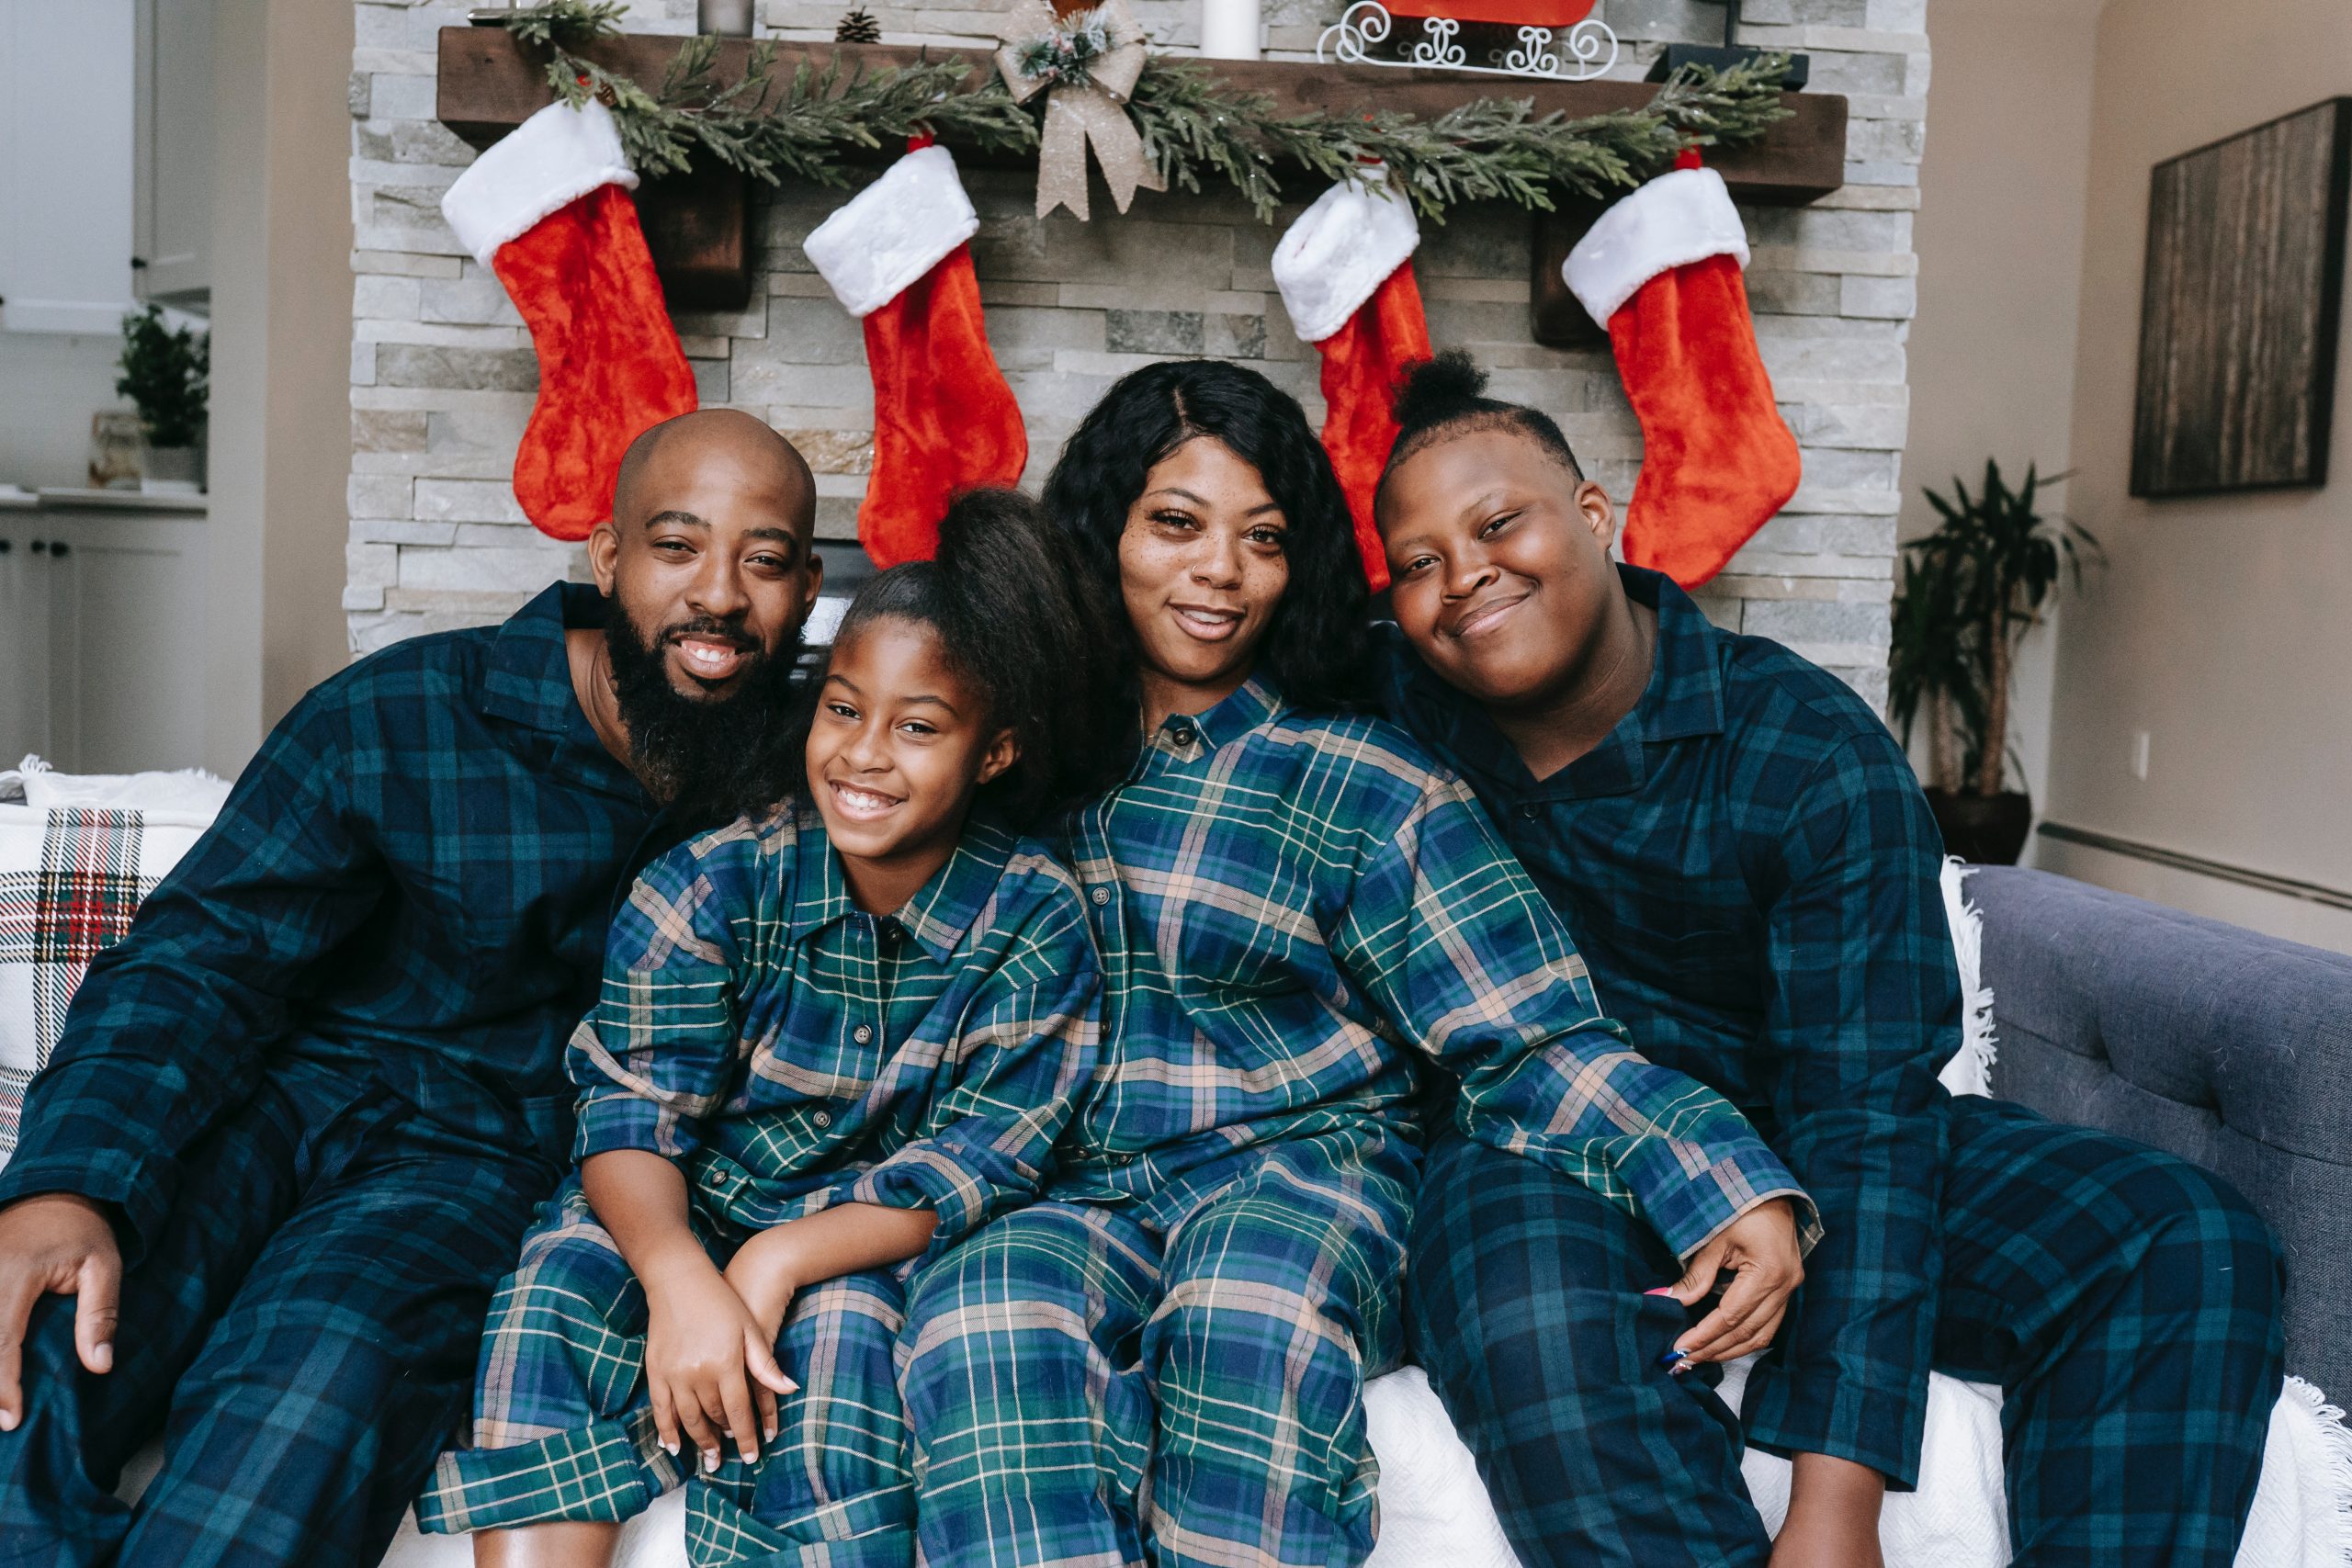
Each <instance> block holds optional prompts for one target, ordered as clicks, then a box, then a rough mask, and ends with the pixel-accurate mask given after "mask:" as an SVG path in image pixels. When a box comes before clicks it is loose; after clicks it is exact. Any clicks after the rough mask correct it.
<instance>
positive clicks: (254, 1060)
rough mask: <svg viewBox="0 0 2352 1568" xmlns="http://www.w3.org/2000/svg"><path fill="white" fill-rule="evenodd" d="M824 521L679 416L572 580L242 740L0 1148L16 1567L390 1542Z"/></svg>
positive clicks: (810, 593) (742, 779)
mask: <svg viewBox="0 0 2352 1568" xmlns="http://www.w3.org/2000/svg"><path fill="white" fill-rule="evenodd" d="M814 517H815V486H814V484H813V482H812V481H811V480H810V479H809V468H808V465H807V464H806V463H804V462H802V461H801V458H800V455H799V454H798V453H797V452H796V451H794V450H793V448H792V446H791V445H790V444H789V443H788V442H786V441H785V440H784V439H783V438H782V437H781V436H779V435H777V434H775V432H774V431H772V430H770V429H768V428H767V426H765V425H764V424H762V423H760V422H759V421H757V420H754V419H752V418H751V417H749V416H747V415H744V414H740V413H733V412H719V411H711V412H701V413H692V414H687V415H684V416H683V417H681V418H678V419H674V420H672V421H669V422H668V423H665V424H662V425H658V426H656V427H655V428H654V429H652V430H650V431H649V432H647V433H646V434H644V435H643V436H641V437H639V440H638V442H637V443H636V445H635V446H632V447H631V448H630V451H629V453H628V457H627V458H626V460H625V461H624V462H623V464H622V468H621V474H620V479H619V483H618V485H617V487H616V494H615V498H614V506H613V516H612V518H611V519H610V520H609V521H607V522H605V523H604V524H601V525H598V526H597V528H596V530H595V532H594V535H593V536H591V537H590V539H589V541H588V559H589V564H590V566H591V567H592V569H593V570H594V576H595V587H594V589H593V590H592V589H590V588H588V587H586V586H584V585H575V584H570V583H558V584H556V585H555V586H553V587H550V588H548V590H547V591H546V592H542V593H541V594H539V595H538V596H537V598H535V599H533V600H532V601H531V602H530V604H526V606H524V608H523V609H522V610H520V611H519V612H517V613H516V614H515V616H514V618H513V619H511V620H509V621H507V622H506V623H505V624H504V625H503V626H496V627H489V628H482V629H480V630H473V631H459V632H447V633H442V634H439V635H437V636H432V637H416V638H413V639H412V640H410V641H407V642H404V643H401V644H398V645H396V646H394V647H392V648H390V649H385V650H384V651H383V652H380V653H378V654H376V655H374V656H373V657H371V658H368V659H366V660H361V661H360V662H359V663H357V664H355V665H354V666H352V667H351V668H350V669H348V670H346V671H344V672H343V673H342V674H340V675H337V676H335V677H334V678H333V679H332V680H329V681H327V682H324V683H322V685H321V686H319V688H318V689H317V690H315V691H313V692H312V693H311V694H310V695H309V696H307V697H305V698H304V699H303V700H302V702H301V703H300V705H298V706H297V707H296V708H295V710H294V711H293V712H292V713H291V714H289V715H288V716H287V718H286V720H285V722H284V723H282V724H280V725H279V726H278V727H277V729H276V731H274V732H273V733H272V734H271V736H270V737H269V739H267V740H266V742H265V743H264V744H263V746H262V749H261V751H260V753H259V754H258V755H257V756H256V757H255V758H254V761H253V764H252V766H250V767H249V768H247V769H246V770H245V773H244V775H243V777H242V778H241V779H239V780H238V781H237V787H236V790H235V792H234V793H233V794H232V795H231V796H230V798H229V804H228V806H227V807H225V808H224V810H223V811H222V813H221V815H220V820H219V821H218V822H217V823H216V824H215V825H214V826H213V828H212V829H211V830H210V831H209V832H208V833H207V834H206V835H205V836H204V838H203V839H202V840H199V841H198V844H197V845H196V847H195V848H194V849H193V850H191V851H190V852H188V855H187V859H186V860H184V861H183V862H181V863H180V865H179V868H178V869H177V870H176V871H175V872H174V873H173V874H171V876H170V877H168V878H166V879H165V881H164V884H163V886H161V887H159V888H157V889H156V891H155V893H154V895H153V897H151V898H150V899H148V901H147V903H146V905H145V907H144V908H142V909H141V911H140V914H139V918H138V920H137V922H136V923H135V925H134V926H133V927H132V929H131V931H130V934H129V935H128V936H127V937H125V938H124V939H123V940H122V941H121V942H119V943H118V944H117V945H116V946H114V947H113V948H111V949H109V950H108V951H107V952H106V953H103V954H101V955H100V956H99V958H98V959H97V961H96V963H95V964H92V965H91V966H90V971H89V976H88V978H87V979H86V980H85V981H84V983H83V986H82V989H81V991H80V993H79V995H78V996H76V997H75V998H74V1005H73V1009H72V1010H71V1011H70V1012H69V1013H68V1014H67V1017H66V1021H65V1026H64V1030H63V1032H62V1036H61V1037H60V1039H59V1041H58V1043H57V1049H56V1052H55V1054H54V1055H53V1057H52V1059H51V1062H50V1065H49V1066H48V1067H47V1068H46V1069H45V1070H44V1071H43V1072H42V1073H41V1075H40V1077H37V1078H36V1079H34V1080H33V1084H32V1088H31V1089H30V1091H29V1093H28V1098H27V1102H26V1108H25V1117H24V1137H23V1141H22V1142H21V1143H20V1144H19V1145H18V1146H17V1153H16V1156H15V1158H14V1160H13V1161H11V1162H10V1163H9V1165H8V1166H7V1168H6V1170H5V1172H0V1564H15V1563H27V1564H29V1563H41V1564H79V1563H100V1562H108V1563H113V1562H119V1563H123V1564H133V1563H139V1564H169V1565H170V1568H209V1565H211V1564H227V1563H236V1564H262V1563H271V1564H277V1563H287V1564H291V1563H301V1564H306V1565H320V1564H336V1563H355V1564H370V1565H372V1564H374V1563H375V1562H377V1561H378V1560H379V1558H380V1557H381V1556H382V1554H383V1551H384V1548H385V1546H386V1544H387V1543H388V1542H389V1541H390V1540H391V1537H392V1534H393V1532H394V1530H395V1529H397V1527H398V1525H399V1523H400V1518H401V1511H402V1510H403V1509H404V1508H405V1507H406V1506H407V1504H408V1500H409V1499H410V1498H411V1497H412V1496H413V1495H415V1493H416V1490H417V1487H418V1485H419V1484H420V1483H422V1482H423V1481H424V1476H425V1473H426V1472H427V1471H429V1470H430V1469H431V1467H432V1463H433V1459H434V1456H435V1454H436V1453H437V1452H438V1451H439V1450H441V1449H443V1448H445V1447H447V1445H448V1443H449V1441H450V1439H451V1438H452V1437H453V1435H454V1432H455V1428H456V1427H457V1425H458V1421H459V1419H460V1418H461V1417H462V1416H463V1414H464V1412H465V1409H466V1404H467V1397H468V1394H469V1391H470V1389H471V1385H472V1382H473V1370H474V1357H475V1348H476V1345H477V1342H478V1340H479V1339H480V1337H481V1322H482V1316H483V1313H484V1311H485V1309H486V1307H487V1304H488V1302H489V1299H490V1293H491V1291H492V1288H493V1287H494V1286H495V1285H496V1284H497V1282H498V1280H499V1278H500V1277H501V1276H502V1275H503V1273H504V1272H505V1271H506V1270H507V1269H509V1268H510V1267H511V1266H512V1265H513V1263H514V1259H515V1247H516V1246H517V1245H518V1243H519V1241H520V1239H521V1236H522V1234H523V1231H524V1228H525V1227H526V1224H528V1223H529V1220H530V1218H531V1213H532V1211H533V1209H534V1208H535V1207H536V1206H537V1203H538V1202H539V1201H540V1200H541V1199H542V1198H544V1197H545V1196H546V1195H547V1194H548V1192H550V1191H551V1190H553V1189H554V1187H555V1183H556V1180H557V1179H558V1177H559V1176H560V1174H561V1171H562V1169H563V1167H564V1164H565V1161H566V1159H567V1156H568V1155H569V1153H570V1142H571V1098H572V1097H571V1089H570V1086H569V1085H568V1084H567V1082H566V1081H565V1078H564V1074H563V1063H562V1055H563V1044H564V1041H565V1039H566V1038H567V1037H568V1036H569V1034H570V1033H571V1029H572V1027H573V1025H575V1024H576V1023H577V1022H578V1021H579V1020H580V1018H581V1016H582V1013H583V1012H585V1011H586V1010H587V1009H588V1007H589V1006H590V1005H591V1003H593V1002H594V997H595V989H596V985H597V980H598V975H599V970H600V966H601V963H602V959H603V954H604V944H605V929H606V926H607V923H608V919H609V915H610V910H611V905H612V902H613V899H614V898H615V897H616V892H617V890H618V889H622V888H626V887H627V886H628V879H629V877H630V876H631V874H633V873H634V872H635V871H636V869H637V868H638V867H639V866H640V865H641V864H642V863H644V862H645V861H646V860H647V859H649V858H650V856H651V855H652V854H653V853H654V852H657V851H658V850H660V849H662V848H665V847H667V846H668V844H669V843H670V842H672V841H673V840H675V839H676V838H677V837H678V836H680V835H681V834H683V833H684V831H685V830H686V829H690V828H693V827H695V826H697V825H700V823H702V822H703V821H707V820H709V819H711V818H716V817H718V816H721V815H724V814H727V813H729V812H730V811H731V810H732V809H733V808H734V807H736V806H737V805H738V804H740V803H741V799H742V798H743V797H744V794H745V792H752V793H756V792H758V791H760V790H762V789H763V788H766V787H769V785H768V783H767V781H769V780H771V779H772V778H773V777H774V776H775V770H776V768H777V767H779V766H780V765H782V764H781V762H780V761H779V760H778V758H777V757H776V755H775V741H776V738H777V737H778V736H779V735H780V733H781V729H782V724H781V721H780V717H779V713H778V710H780V709H781V707H782V706H783V703H784V695H785V687H786V682H788V680H789V679H790V675H791V669H792V665H793V662H794V655H795V653H796V651H797V648H798V645H799V637H800V627H801V623H802V622H803V620H804V619H805V618H806V617H807V615H808V613H809V606H810V604H812V603H813V602H814V600H815V598H816V596H817V591H818V588H819V586H820V583H821V581H822V570H821V567H820V563H819V561H818V559H817V558H816V556H815V554H814V553H813V552H812V550H811V548H810V536H811V533H812V530H813V525H814ZM159 1428H160V1429H161V1430H162V1431H163V1433H164V1468H163V1471H162V1473H161V1474H159V1475H158V1476H157V1477H156V1478H155V1480H154V1481H153V1483H152V1484H151V1485H150V1486H149V1487H148V1488H147V1491H146V1493H145V1494H144V1495H143V1496H142V1497H141V1500H140V1503H139V1505H138V1506H137V1507H135V1508H132V1507H128V1506H125V1505H123V1504H122V1503H120V1502H118V1501H117V1500H116V1499H115V1497H114V1495H113V1494H114V1488H115V1486H116V1484H117V1482H118V1480H119V1474H120V1472H121V1469H122V1466H123V1461H125V1460H126V1459H127V1458H129V1457H130V1454H131V1453H132V1452H133V1451H134V1450H137V1449H138V1448H139V1447H140V1446H141V1445H142V1444H143V1443H145V1442H146V1441H147V1440H148V1438H150V1437H152V1436H153V1434H154V1433H155V1432H156V1431H157V1430H158V1429H159Z"/></svg>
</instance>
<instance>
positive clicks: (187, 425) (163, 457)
mask: <svg viewBox="0 0 2352 1568" xmlns="http://www.w3.org/2000/svg"><path fill="white" fill-rule="evenodd" d="M211 362H212V347H211V338H210V335H209V333H205V334H199V333H197V332H195V331H194V330H192V329H190V328H188V327H184V326H183V327H177V328H175V327H171V326H167V325H165V324H164V312H163V309H162V308H161V307H160V306H155V305H150V306H148V307H147V309H146V310H142V311H141V312H140V313H139V314H137V315H133V316H125V317H124V318H123V319H122V357H121V358H120V359H119V360H118V361H117V362H116V363H117V366H118V367H119V368H120V370H121V372H122V374H121V375H120V376H119V377H117V378H115V383H114V389H115V390H116V391H117V392H118V393H119V394H120V395H121V396H123V397H126V398H129V399H130V400H131V402H132V404H133V405H134V406H136V407H137V408H138V410H139V423H140V426H141V429H142V430H143V431H144V432H145V434H146V436H147V452H146V457H145V458H144V460H143V467H142V478H141V480H140V488H141V489H142V490H147V491H163V492H165V493H172V492H179V493H191V492H195V491H201V490H202V489H203V488H204V462H203V457H204V453H203V446H202V443H203V440H204V415H205V407H206V404H207V402H208V401H209V398H210V394H211V386H210V378H211V370H212V363H211Z"/></svg>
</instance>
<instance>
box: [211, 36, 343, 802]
mask: <svg viewBox="0 0 2352 1568" xmlns="http://www.w3.org/2000/svg"><path fill="white" fill-rule="evenodd" d="M215 17H216V19H215V28H216V31H215V37H214V51H213V58H214V60H215V61H216V62H217V69H216V90H215V94H214V101H213V102H214V113H215V114H216V116H217V117H218V118H217V120H216V134H217V136H218V141H217V143H216V149H217V155H216V157H215V159H214V169H215V171H216V172H215V186H214V190H215V208H214V215H213V248H212V249H213V258H214V259H213V286H212V325H213V337H212V344H213V347H212V418H211V451H210V467H211V484H212V525H211V532H210V542H209V571H208V577H209V590H210V595H211V601H210V615H211V630H210V634H209V641H210V647H209V649H207V650H206V684H207V693H208V702H207V714H206V753H207V757H208V760H209V763H210V765H211V766H212V767H213V768H215V769H216V770H219V771H220V772H223V773H234V772H235V771H237V770H238V769H240V768H242V767H243V765H244V762H245V761H246V759H247V758H248V757H250V756H251V755H252V752H253V750H254V746H255V745H257V744H258V743H259V742H260V739H261V737H262V736H263V734H264V733H266V731H267V729H268V728H269V727H270V726H271V725H272V724H274V723H276V722H277V719H278V718H279V717H280V716H283V715H284V713H285V712H286V710H287V709H288V708H289V707H291V706H292V705H293V704H294V702H295V700H296V699H297V698H299V697H300V695H301V694H303V693H304V692H305V691H307V690H309V689H310V688H311V686H312V685H314V684H316V683H317V682H319V681H320V680H322V679H323V678H324V677H326V676H327V675H330V674H332V673H334V671H336V670H338V669H340V668H341V667H342V666H343V663H344V660H345V657H346V650H347V648H348V643H347V639H346V637H345V630H344V622H343V609H342V597H343V578H344V558H343V547H344V526H343V524H344V483H345V475H346V474H347V473H348V472H349V470H350V464H351V418H350V403H349V397H348V393H347V392H346V390H345V387H346V383H347V381H348V378H349V374H350V344H351V271H350V266H351V262H350V253H351V208H350V197H349V187H348V184H347V179H348V168H347V163H346V160H347V157H348V148H349V141H350V107H349V99H348V88H349V80H350V78H349V73H348V65H349V62H350V60H351V48H352V13H351V7H349V6H342V5H325V4H322V3H320V0H217V7H216V13H215Z"/></svg>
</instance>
